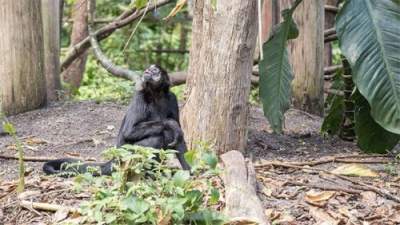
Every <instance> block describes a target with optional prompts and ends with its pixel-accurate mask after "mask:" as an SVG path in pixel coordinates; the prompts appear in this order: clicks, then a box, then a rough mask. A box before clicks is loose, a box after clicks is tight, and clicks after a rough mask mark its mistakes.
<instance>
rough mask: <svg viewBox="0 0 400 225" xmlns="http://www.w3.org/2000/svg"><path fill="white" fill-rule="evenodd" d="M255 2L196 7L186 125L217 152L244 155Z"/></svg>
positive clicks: (189, 135)
mask: <svg viewBox="0 0 400 225" xmlns="http://www.w3.org/2000/svg"><path fill="white" fill-rule="evenodd" d="M256 10H257V1H241V0H218V1H216V4H215V6H214V5H213V3H212V1H206V0H197V1H195V2H194V18H193V28H192V32H193V33H192V50H191V51H190V63H189V73H188V74H190V77H189V79H188V82H187V89H186V91H187V102H186V104H185V106H184V108H183V116H182V125H183V128H184V130H185V137H186V140H187V142H188V146H189V148H191V147H193V144H194V143H195V142H197V141H206V142H208V143H210V144H213V145H214V147H215V149H216V151H217V153H219V154H221V153H224V152H226V151H229V150H232V149H235V150H239V151H244V149H245V146H246V142H247V130H246V126H247V116H248V97H249V92H250V74H251V71H252V61H253V54H254V48H255V44H256V38H257V11H256Z"/></svg>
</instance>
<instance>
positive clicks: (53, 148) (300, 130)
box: [0, 102, 400, 225]
mask: <svg viewBox="0 0 400 225" xmlns="http://www.w3.org/2000/svg"><path fill="white" fill-rule="evenodd" d="M125 109H126V106H123V105H119V104H115V103H101V104H96V103H95V102H72V103H71V102H69V103H57V104H56V105H53V106H50V107H48V108H45V109H41V110H36V111H32V112H28V113H24V114H20V115H17V116H14V117H11V118H9V119H10V121H11V122H12V123H13V124H14V125H15V126H16V128H17V131H18V136H19V137H20V139H21V140H22V141H23V144H24V150H25V155H26V156H27V157H37V158H38V157H60V156H66V157H71V156H73V157H81V158H84V159H99V160H101V152H102V151H103V150H104V149H105V148H107V147H111V146H113V144H114V140H115V137H116V135H117V132H118V128H119V125H120V121H121V120H122V117H123V115H124V112H125ZM285 124H286V127H285V131H284V135H277V134H273V133H272V131H271V130H270V128H269V126H268V122H267V121H266V119H265V118H264V117H263V114H262V111H261V109H259V108H256V107H253V108H252V110H251V116H250V123H249V138H248V151H247V156H249V157H250V158H252V159H253V160H254V161H255V165H256V171H257V180H258V181H259V185H258V190H259V196H260V198H261V199H262V201H263V203H264V206H265V214H266V216H267V217H268V218H269V219H270V220H271V221H273V222H274V223H275V224H363V225H364V224H377V225H378V224H400V183H399V181H400V177H399V175H398V174H397V173H398V172H399V168H398V165H397V164H396V162H395V161H394V160H393V159H394V157H392V156H384V157H381V156H375V155H372V156H365V155H364V154H362V153H361V152H360V151H359V149H358V148H357V147H356V146H355V144H353V143H350V142H345V141H342V140H340V139H337V138H324V137H322V136H321V135H320V133H319V127H320V125H321V118H319V117H316V116H313V115H309V114H307V113H304V112H301V111H298V110H290V111H289V112H288V113H287V116H286V122H285ZM15 153H16V148H15V145H14V142H13V141H12V139H11V138H10V137H7V136H6V137H0V155H1V156H12V155H14V154H15ZM26 166H27V176H26V179H27V191H26V192H25V193H24V194H22V195H20V196H19V198H17V195H16V193H15V186H16V182H15V179H16V178H17V171H18V170H17V161H15V160H12V159H1V158H0V224H3V223H4V224H51V223H53V222H55V221H60V220H63V219H65V217H66V212H65V211H64V212H63V211H62V210H59V211H58V212H57V213H54V212H49V211H42V210H37V209H34V207H30V206H29V204H28V205H25V206H22V205H23V204H22V205H21V203H27V202H23V201H28V203H29V201H35V202H45V203H54V204H59V205H64V206H71V207H78V206H79V203H80V202H81V201H82V200H85V199H87V198H88V196H87V195H85V194H82V193H81V194H76V193H73V192H72V191H71V190H70V187H71V182H72V181H71V180H69V179H61V178H53V177H52V178H49V177H45V176H43V174H42V172H41V166H42V162H27V163H26ZM335 169H336V170H335ZM349 171H350V172H349ZM346 173H350V174H351V175H353V176H344V175H343V174H346ZM361 175H362V176H361ZM70 216H71V215H70Z"/></svg>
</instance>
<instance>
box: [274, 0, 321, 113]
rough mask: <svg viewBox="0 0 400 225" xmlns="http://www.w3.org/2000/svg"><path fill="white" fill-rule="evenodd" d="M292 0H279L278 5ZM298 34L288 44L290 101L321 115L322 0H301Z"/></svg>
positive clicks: (297, 18) (295, 15) (296, 18)
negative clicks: (291, 87) (291, 83)
mask: <svg viewBox="0 0 400 225" xmlns="http://www.w3.org/2000/svg"><path fill="white" fill-rule="evenodd" d="M292 3H294V0H282V1H281V9H285V8H288V7H290V6H291V5H292ZM294 19H295V21H296V23H297V25H298V26H299V30H300V35H299V37H298V38H297V39H296V40H293V41H291V43H290V44H289V52H290V61H291V64H292V66H293V70H294V74H295V78H294V80H293V105H294V106H295V107H296V108H299V109H301V110H304V111H307V112H310V113H313V114H317V115H322V114H323V109H324V99H323V84H324V83H323V82H324V79H323V66H324V61H323V55H324V1H321V0H309V1H303V2H302V3H301V4H300V5H299V7H298V8H297V9H296V11H295V13H294Z"/></svg>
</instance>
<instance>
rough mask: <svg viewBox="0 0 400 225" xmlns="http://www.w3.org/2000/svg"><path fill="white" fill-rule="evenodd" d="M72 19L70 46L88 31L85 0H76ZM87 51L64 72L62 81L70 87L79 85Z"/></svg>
mask: <svg viewBox="0 0 400 225" xmlns="http://www.w3.org/2000/svg"><path fill="white" fill-rule="evenodd" d="M73 21H74V24H73V26H72V34H71V46H74V45H75V44H77V43H79V42H80V41H82V40H83V39H85V38H86V37H87V36H88V35H89V33H88V28H87V7H86V0H77V1H76V2H75V4H74V6H73ZM86 59H87V52H85V53H83V54H82V55H81V56H79V58H77V59H76V60H75V61H74V62H73V63H72V64H71V65H70V66H69V67H68V68H67V69H66V70H65V71H64V72H63V78H64V81H65V82H66V83H67V84H69V85H70V88H72V89H76V88H79V86H80V85H81V81H82V78H83V73H84V72H85V66H86Z"/></svg>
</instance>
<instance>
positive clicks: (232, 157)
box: [221, 150, 270, 225]
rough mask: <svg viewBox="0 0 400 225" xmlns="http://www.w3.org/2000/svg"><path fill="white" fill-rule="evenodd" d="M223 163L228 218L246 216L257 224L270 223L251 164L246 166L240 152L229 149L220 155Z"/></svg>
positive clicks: (264, 224)
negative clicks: (258, 192) (265, 213)
mask: <svg viewBox="0 0 400 225" xmlns="http://www.w3.org/2000/svg"><path fill="white" fill-rule="evenodd" d="M221 159H222V162H223V164H224V173H223V180H224V185H225V200H226V208H225V210H226V211H225V213H226V215H227V216H229V217H230V218H247V219H248V220H251V221H254V222H256V223H258V224H259V225H266V224H270V223H269V222H268V221H267V219H266V217H265V215H264V208H263V205H262V203H261V201H260V199H259V198H258V196H257V192H256V188H255V177H254V176H255V172H254V168H252V167H253V166H252V164H249V166H248V167H247V166H246V162H245V160H244V157H243V155H242V153H240V152H239V151H236V150H234V151H229V152H227V153H225V154H223V155H221Z"/></svg>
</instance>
